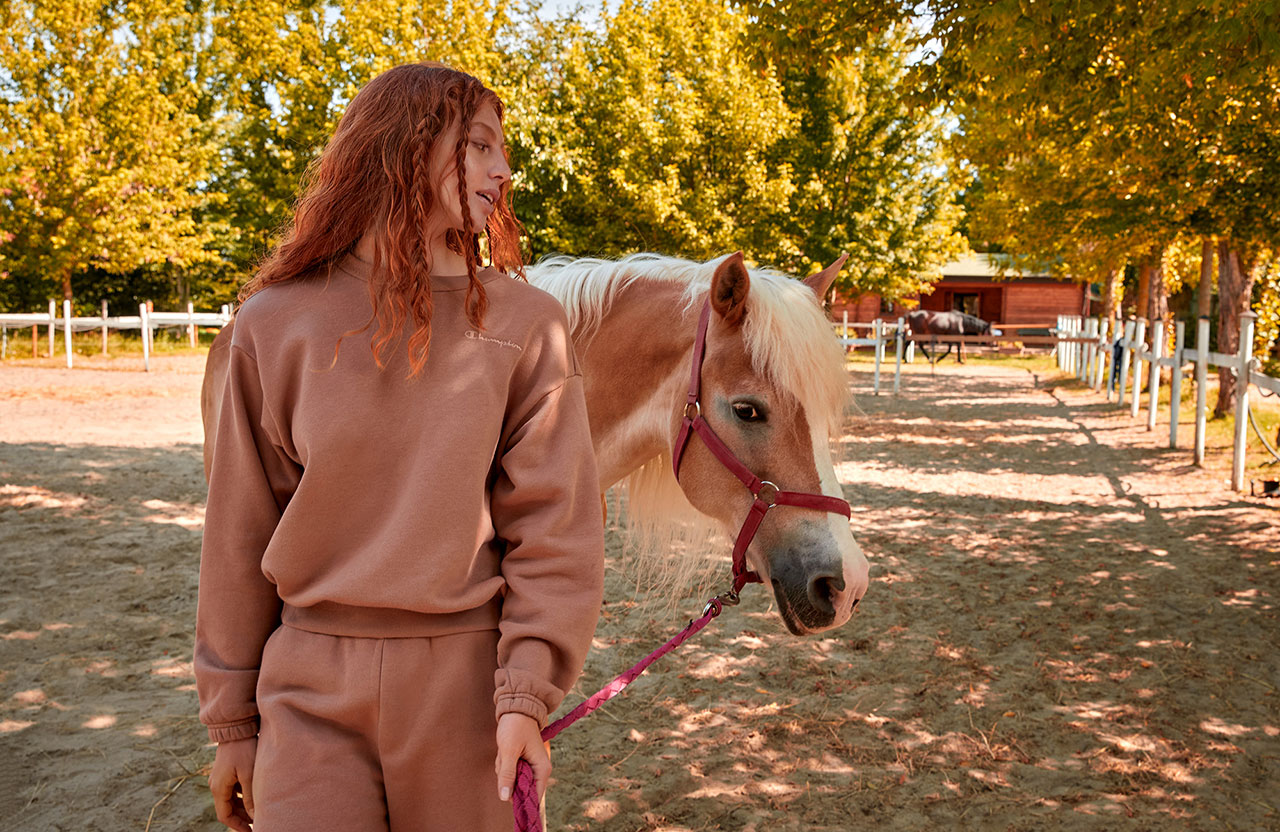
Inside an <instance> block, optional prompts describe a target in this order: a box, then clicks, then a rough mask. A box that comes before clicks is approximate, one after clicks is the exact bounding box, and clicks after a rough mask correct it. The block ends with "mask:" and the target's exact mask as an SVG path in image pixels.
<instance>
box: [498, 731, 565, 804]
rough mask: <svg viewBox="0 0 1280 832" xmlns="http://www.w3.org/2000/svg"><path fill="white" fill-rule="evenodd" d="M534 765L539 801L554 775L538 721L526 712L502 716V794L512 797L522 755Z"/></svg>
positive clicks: (499, 760)
mask: <svg viewBox="0 0 1280 832" xmlns="http://www.w3.org/2000/svg"><path fill="white" fill-rule="evenodd" d="M521 757H523V758H524V759H526V760H528V761H529V765H531V766H533V780H534V783H535V784H536V785H537V788H538V801H539V802H541V801H542V795H543V794H544V793H545V792H546V790H547V780H548V779H549V778H550V777H551V754H550V753H549V752H548V751H547V746H546V744H545V743H544V742H543V741H542V734H541V732H540V730H539V729H538V721H537V720H535V719H534V718H533V717H529V716H525V715H524V714H517V713H508V714H503V715H502V716H501V717H499V718H498V760H497V762H496V763H495V766H494V767H495V769H496V770H497V772H498V798H499V799H501V800H510V799H511V790H512V788H514V786H515V782H516V763H517V762H519V760H520V758H521Z"/></svg>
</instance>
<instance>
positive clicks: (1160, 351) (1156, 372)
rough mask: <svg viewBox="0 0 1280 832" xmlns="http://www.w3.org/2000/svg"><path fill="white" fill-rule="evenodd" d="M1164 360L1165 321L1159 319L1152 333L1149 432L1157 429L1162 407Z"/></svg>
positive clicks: (1148, 400)
mask: <svg viewBox="0 0 1280 832" xmlns="http://www.w3.org/2000/svg"><path fill="white" fill-rule="evenodd" d="M1161 358H1164V320H1162V319H1160V318H1157V319H1156V321H1155V329H1154V330H1153V331H1152V333H1151V369H1149V370H1147V380H1148V382H1149V385H1148V392H1147V430H1155V429H1156V410H1157V408H1158V407H1159V405H1160V359H1161Z"/></svg>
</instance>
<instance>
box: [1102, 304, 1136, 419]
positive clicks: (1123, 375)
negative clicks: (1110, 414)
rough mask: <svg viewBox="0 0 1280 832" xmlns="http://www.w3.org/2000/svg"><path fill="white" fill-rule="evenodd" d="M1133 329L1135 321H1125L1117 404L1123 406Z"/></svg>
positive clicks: (1121, 340)
mask: <svg viewBox="0 0 1280 832" xmlns="http://www.w3.org/2000/svg"><path fill="white" fill-rule="evenodd" d="M1133 329H1134V324H1133V321H1125V322H1124V337H1122V338H1121V339H1120V381H1119V383H1118V384H1117V385H1116V404H1118V405H1120V406H1121V407H1123V406H1124V391H1125V385H1127V384H1128V383H1129V344H1130V342H1131V341H1132V340H1133ZM1108 398H1110V394H1108Z"/></svg>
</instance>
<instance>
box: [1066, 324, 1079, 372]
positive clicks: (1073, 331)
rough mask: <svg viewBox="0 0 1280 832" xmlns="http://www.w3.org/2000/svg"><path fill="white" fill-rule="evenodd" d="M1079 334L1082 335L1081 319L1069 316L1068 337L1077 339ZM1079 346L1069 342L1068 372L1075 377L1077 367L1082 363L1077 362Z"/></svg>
mask: <svg viewBox="0 0 1280 832" xmlns="http://www.w3.org/2000/svg"><path fill="white" fill-rule="evenodd" d="M1079 334H1080V324H1079V319H1078V318H1076V316H1075V315H1068V316H1067V337H1068V338H1075V337H1076V336H1077V335H1079ZM1078 346H1079V344H1077V343H1076V342H1075V341H1068V342H1067V372H1068V373H1070V374H1071V375H1073V376H1074V375H1075V374H1076V365H1077V364H1079V363H1080V362H1079V361H1078V360H1076V359H1077V352H1076V347H1078Z"/></svg>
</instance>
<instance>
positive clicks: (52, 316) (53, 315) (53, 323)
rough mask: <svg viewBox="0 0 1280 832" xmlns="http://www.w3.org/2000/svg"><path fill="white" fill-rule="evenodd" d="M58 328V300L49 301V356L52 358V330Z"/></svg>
mask: <svg viewBox="0 0 1280 832" xmlns="http://www.w3.org/2000/svg"><path fill="white" fill-rule="evenodd" d="M57 328H58V302H57V301H55V300H50V301H49V357H50V358H53V336H54V330H56V329H57Z"/></svg>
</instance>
